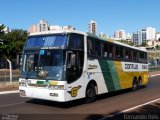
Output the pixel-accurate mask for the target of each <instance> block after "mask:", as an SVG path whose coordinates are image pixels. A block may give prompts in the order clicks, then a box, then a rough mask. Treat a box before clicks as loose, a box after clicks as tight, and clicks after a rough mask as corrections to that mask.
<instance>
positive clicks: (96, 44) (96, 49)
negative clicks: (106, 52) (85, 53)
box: [95, 40, 102, 56]
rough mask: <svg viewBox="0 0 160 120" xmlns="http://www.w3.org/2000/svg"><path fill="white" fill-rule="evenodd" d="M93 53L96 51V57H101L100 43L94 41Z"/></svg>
mask: <svg viewBox="0 0 160 120" xmlns="http://www.w3.org/2000/svg"><path fill="white" fill-rule="evenodd" d="M95 51H96V56H101V51H102V49H101V42H100V41H98V40H97V41H96V42H95Z"/></svg>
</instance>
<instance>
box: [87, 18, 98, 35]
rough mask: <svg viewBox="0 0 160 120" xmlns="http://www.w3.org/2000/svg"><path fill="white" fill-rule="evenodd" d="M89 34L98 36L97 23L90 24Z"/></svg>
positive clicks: (91, 22)
mask: <svg viewBox="0 0 160 120" xmlns="http://www.w3.org/2000/svg"><path fill="white" fill-rule="evenodd" d="M88 32H89V33H91V34H94V35H96V34H97V23H96V21H90V23H89V24H88Z"/></svg>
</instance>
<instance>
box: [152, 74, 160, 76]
mask: <svg viewBox="0 0 160 120" xmlns="http://www.w3.org/2000/svg"><path fill="white" fill-rule="evenodd" d="M159 75H160V74H155V75H151V77H155V76H159Z"/></svg>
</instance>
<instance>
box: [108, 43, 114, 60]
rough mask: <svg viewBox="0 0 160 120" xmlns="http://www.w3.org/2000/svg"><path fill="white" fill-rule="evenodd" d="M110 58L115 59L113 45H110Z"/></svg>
mask: <svg viewBox="0 0 160 120" xmlns="http://www.w3.org/2000/svg"><path fill="white" fill-rule="evenodd" d="M108 48H109V55H108V56H109V58H114V46H113V44H109V47H108Z"/></svg>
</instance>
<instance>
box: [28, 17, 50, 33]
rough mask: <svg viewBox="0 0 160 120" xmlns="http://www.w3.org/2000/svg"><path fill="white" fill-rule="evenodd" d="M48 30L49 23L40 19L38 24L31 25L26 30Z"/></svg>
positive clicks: (31, 31)
mask: <svg viewBox="0 0 160 120" xmlns="http://www.w3.org/2000/svg"><path fill="white" fill-rule="evenodd" d="M48 30H49V24H48V23H47V22H46V21H45V20H40V21H39V23H38V24H35V25H32V26H31V27H30V28H29V30H28V32H29V33H35V32H43V31H48Z"/></svg>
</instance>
